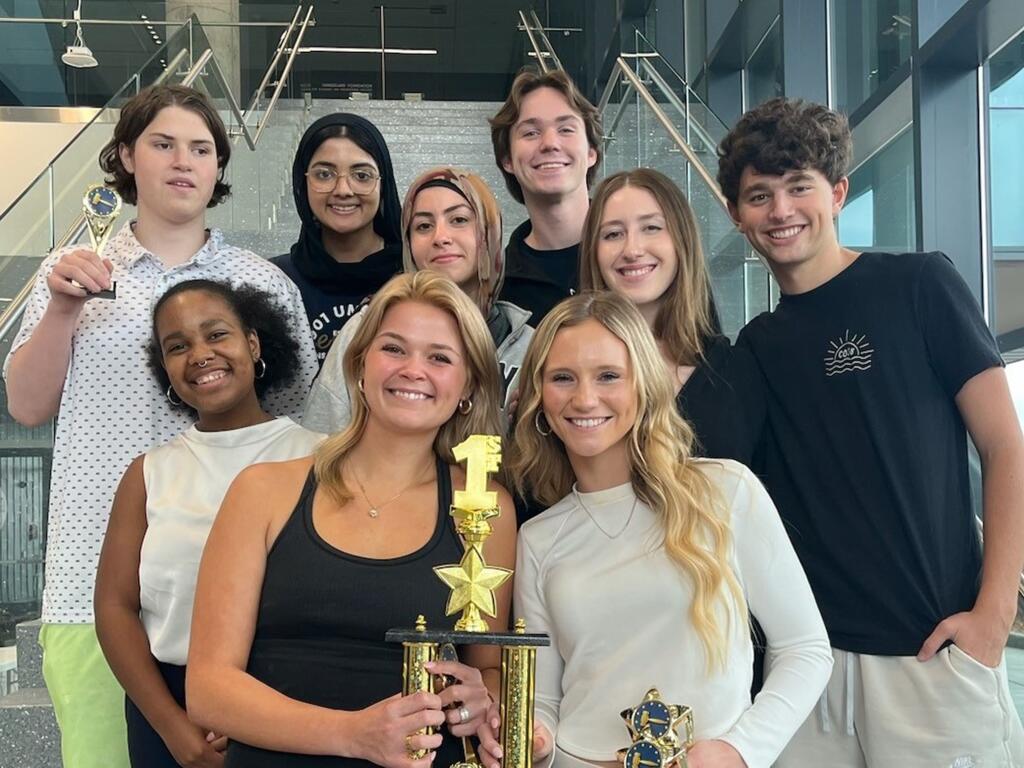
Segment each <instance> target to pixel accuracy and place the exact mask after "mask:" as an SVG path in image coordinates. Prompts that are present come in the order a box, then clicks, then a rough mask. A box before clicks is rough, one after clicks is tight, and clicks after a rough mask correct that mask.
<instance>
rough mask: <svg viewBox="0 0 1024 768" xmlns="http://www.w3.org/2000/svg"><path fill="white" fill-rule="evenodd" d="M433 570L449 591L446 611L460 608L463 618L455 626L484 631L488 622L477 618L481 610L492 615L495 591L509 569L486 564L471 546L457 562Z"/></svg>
mask: <svg viewBox="0 0 1024 768" xmlns="http://www.w3.org/2000/svg"><path fill="white" fill-rule="evenodd" d="M434 573H436V574H437V577H438V578H439V579H441V581H443V582H444V583H445V585H446V586H448V587H449V588H450V589H451V590H452V593H451V594H450V595H449V596H448V607H447V608H446V609H445V614H446V615H448V616H451V615H452V614H453V613H455V612H457V611H462V618H460V619H459V620H458V621H457V622H455V629H456V630H461V631H464V632H486V631H487V630H488V626H487V622H485V621H484V620H483V619H482V618H480V611H483V612H484V613H486V614H487V615H488V616H492V617H493V616H494V614H495V606H494V590H496V589H497V588H498V587H500V586H501V585H502V584H504V583H505V581H506V580H507V579H508V577H509V576H511V575H512V571H510V570H508V569H507V568H496V567H494V566H491V565H487V564H486V563H484V559H483V558H482V557H481V556H480V552H479V551H478V550H477V548H476V547H475V546H473V545H470V546H468V547H466V553H465V554H464V555H463V556H462V560H461V561H459V564H458V565H439V566H437V567H436V568H434Z"/></svg>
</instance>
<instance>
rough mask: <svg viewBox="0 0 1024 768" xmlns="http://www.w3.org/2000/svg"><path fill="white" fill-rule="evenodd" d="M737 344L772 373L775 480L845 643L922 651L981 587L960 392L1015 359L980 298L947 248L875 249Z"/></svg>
mask: <svg viewBox="0 0 1024 768" xmlns="http://www.w3.org/2000/svg"><path fill="white" fill-rule="evenodd" d="M737 344H738V345H739V346H746V347H747V348H749V349H750V350H751V351H752V352H753V354H754V356H755V357H756V359H757V361H758V364H759V365H760V367H761V369H762V371H763V373H764V376H765V382H766V395H767V407H768V430H767V433H766V446H765V456H764V470H763V472H764V480H765V485H766V486H767V487H768V490H769V491H770V492H771V495H772V498H773V500H774V501H775V504H776V506H778V508H779V512H780V514H781V515H782V518H783V520H784V521H785V523H786V527H787V529H788V531H789V535H790V539H791V540H792V542H793V546H794V548H795V549H796V552H797V554H798V555H799V557H800V560H801V562H802V563H803V566H804V569H805V570H806V572H807V576H808V579H809V580H810V583H811V587H812V589H813V590H814V595H815V598H816V599H817V602H818V606H819V608H820V609H821V613H822V616H823V617H824V619H825V625H826V627H827V628H828V631H829V636H830V638H831V642H832V645H833V646H835V647H837V648H841V649H843V650H848V651H853V652H857V653H868V654H878V655H893V656H906V655H914V654H916V653H917V651H918V650H919V648H920V646H921V644H922V643H923V642H924V640H925V638H926V637H927V636H928V635H929V634H930V633H931V632H932V630H933V629H934V628H935V625H936V624H938V623H939V622H940V621H942V620H943V619H945V618H946V617H948V616H950V615H952V614H954V613H958V612H960V611H966V610H969V609H970V608H971V607H972V606H973V604H974V600H975V598H976V596H977V591H978V583H979V574H980V568H981V552H980V546H979V542H978V536H977V532H976V530H975V525H974V521H973V518H972V513H971V504H970V489H969V484H968V475H967V437H966V430H965V428H964V423H963V420H962V419H961V417H960V412H959V410H958V409H957V407H956V403H955V401H954V398H955V397H956V395H957V393H958V392H959V391H960V389H961V387H963V385H964V384H965V383H966V382H967V381H968V380H969V379H970V378H972V377H973V376H975V375H976V374H978V373H980V372H982V371H984V370H986V369H988V368H991V367H994V366H999V365H1001V359H1000V357H999V353H998V349H997V348H996V345H995V342H994V340H993V338H992V335H991V333H990V332H989V329H988V328H987V326H986V325H985V321H984V319H983V318H982V315H981V312H980V311H979V308H978V305H977V302H976V301H975V300H974V297H973V296H972V295H971V292H970V290H969V289H968V287H967V285H966V284H965V283H964V281H963V280H962V279H961V277H960V275H959V274H957V271H956V269H955V268H954V267H953V265H952V263H951V262H950V261H949V260H948V259H947V258H946V257H945V256H944V255H943V254H941V253H926V254H921V253H910V254H900V255H894V254H883V253H863V254H861V255H860V256H858V257H857V259H856V260H855V261H854V262H853V263H852V264H851V265H850V266H848V267H847V268H846V269H845V270H843V271H842V272H841V273H839V274H838V275H836V276H835V277H834V278H832V279H831V280H830V281H829V282H827V283H825V284H824V285H822V286H819V287H818V288H816V289H814V290H812V291H808V292H807V293H803V294H799V295H794V296H783V297H782V300H781V301H780V303H779V306H778V307H777V308H776V309H775V311H774V312H772V313H765V314H762V315H761V316H759V317H757V318H756V319H754V320H753V321H752V322H751V323H750V324H749V325H748V326H747V327H746V328H744V329H743V331H742V332H741V333H740V337H739V340H738V342H737Z"/></svg>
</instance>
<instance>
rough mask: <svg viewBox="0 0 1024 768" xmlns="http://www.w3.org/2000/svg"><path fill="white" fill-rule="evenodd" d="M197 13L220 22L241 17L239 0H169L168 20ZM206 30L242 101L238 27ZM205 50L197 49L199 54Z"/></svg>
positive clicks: (232, 89) (204, 20) (241, 101)
mask: <svg viewBox="0 0 1024 768" xmlns="http://www.w3.org/2000/svg"><path fill="white" fill-rule="evenodd" d="M193 13H194V14H195V15H196V16H198V17H199V21H200V23H206V22H216V23H218V24H232V23H237V22H238V20H239V15H238V0H167V20H168V21H181V22H184V21H185V20H186V19H187V18H188V17H189V16H191V15H192V14H193ZM203 31H204V32H205V33H206V37H207V39H208V40H209V41H210V45H211V47H212V48H213V53H214V56H215V57H216V59H217V63H218V64H219V65H220V68H221V69H222V70H223V71H224V77H225V79H226V80H227V82H228V86H229V87H230V88H231V93H232V95H233V96H234V97H235V100H236V101H238V102H240V103H242V104H243V106H244V102H245V101H246V96H244V95H243V94H242V92H241V83H242V77H241V71H242V70H241V58H240V56H241V48H240V45H239V28H238V27H213V26H204V27H203ZM201 52H202V51H201V50H196V51H195V54H196V55H197V56H198V55H199V54H200V53H201Z"/></svg>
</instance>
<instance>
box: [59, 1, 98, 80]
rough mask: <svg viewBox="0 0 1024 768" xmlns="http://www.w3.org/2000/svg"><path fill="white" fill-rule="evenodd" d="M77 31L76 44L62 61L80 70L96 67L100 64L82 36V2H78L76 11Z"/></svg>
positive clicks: (67, 51)
mask: <svg viewBox="0 0 1024 768" xmlns="http://www.w3.org/2000/svg"><path fill="white" fill-rule="evenodd" d="M75 29H76V32H75V42H73V43H72V44H71V45H69V46H68V48H67V50H66V51H64V55H63V56H61V57H60V60H61V61H63V62H64V63H65V64H67V65H68V66H69V67H76V68H78V69H87V68H89V67H95V66H96V65H97V64H98V63H99V62H97V61H96V57H95V56H93V55H92V51H91V50H89V46H87V45H86V44H85V38H84V37H83V36H82V0H78V7H77V8H76V9H75Z"/></svg>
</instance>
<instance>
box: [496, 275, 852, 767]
mask: <svg viewBox="0 0 1024 768" xmlns="http://www.w3.org/2000/svg"><path fill="white" fill-rule="evenodd" d="M520 397H521V399H520V409H521V415H520V420H519V423H518V425H517V428H516V433H515V440H516V441H515V448H514V451H513V456H512V462H511V464H512V476H514V477H516V478H517V480H518V481H520V482H521V483H522V484H523V490H525V491H528V492H530V493H531V494H533V496H534V497H535V498H538V499H540V500H541V501H544V502H546V503H548V504H551V505H552V506H551V507H550V508H549V509H548V510H547V511H545V512H544V513H542V514H541V515H539V516H538V517H536V518H534V519H533V520H531V521H529V522H528V523H526V524H525V525H524V526H523V528H522V530H521V531H520V534H519V549H518V556H517V564H516V575H515V602H514V605H515V615H516V616H517V617H519V616H522V617H523V618H525V619H526V624H527V628H528V631H530V632H546V633H548V634H549V635H550V636H551V647H549V648H542V649H540V650H539V651H538V656H537V677H536V679H537V699H536V701H537V705H536V706H537V711H536V715H537V717H536V722H537V723H538V725H537V729H536V736H537V739H536V741H537V745H538V748H537V749H536V755H535V756H536V758H538V759H541V758H548V760H547V761H545V762H549V761H550V762H553V764H554V765H555V766H578V765H587V764H601V763H605V762H609V761H613V760H615V759H616V750H617V749H618V748H620V747H625V746H628V745H629V743H630V738H629V734H628V732H627V730H626V727H625V725H624V724H623V722H622V720H621V718H620V715H619V713H620V712H621V711H622V710H624V709H626V708H628V707H632V706H635V705H637V704H639V703H640V701H641V700H642V699H643V696H644V694H645V692H646V691H647V690H648V689H649V688H651V687H657V688H659V689H660V691H661V694H662V697H663V699H664V700H665V701H667V702H670V703H678V704H686V705H689V706H690V707H692V708H693V712H694V726H695V732H696V742H695V744H694V746H693V748H692V749H691V750H690V753H689V755H688V756H687V763H688V766H689V768H768V766H770V765H771V764H772V762H773V761H774V760H775V758H776V757H777V756H778V754H779V753H780V752H781V751H782V748H783V747H784V746H785V745H786V743H787V741H788V740H789V739H790V738H791V737H792V735H793V734H794V732H795V731H796V729H797V727H798V726H799V725H800V723H801V722H803V720H804V718H805V717H806V716H807V714H808V713H809V712H810V711H811V709H812V707H813V706H814V703H815V702H816V701H817V699H818V697H819V695H820V693H821V691H822V690H823V689H824V687H825V684H826V682H827V680H828V677H829V673H830V671H831V667H832V657H831V652H830V649H829V643H828V637H827V635H826V633H825V628H824V626H823V624H822V621H821V616H820V614H819V613H818V609H817V607H816V605H815V603H814V598H813V596H812V594H811V590H810V587H809V586H808V584H807V579H806V577H805V575H804V572H803V570H802V569H801V567H800V564H799V562H798V560H797V558H796V555H795V554H794V552H793V548H792V546H791V545H790V543H789V539H788V538H787V536H786V533H785V531H784V530H783V527H782V523H781V521H780V520H779V517H778V515H777V513H776V511H775V507H774V506H773V505H772V502H771V499H770V498H769V497H768V494H767V493H766V492H765V490H764V488H763V487H762V486H761V484H760V482H759V481H758V480H757V478H756V477H755V476H754V475H753V474H752V473H751V472H750V470H748V469H747V468H746V467H745V466H743V465H742V464H739V463H738V462H734V461H728V460H708V459H694V458H692V457H691V453H690V449H691V443H692V440H693V433H692V430H691V429H690V427H689V426H688V425H687V424H686V423H685V422H684V421H683V420H682V419H681V417H679V416H678V414H677V412H676V410H675V407H674V400H673V393H672V387H671V383H670V381H669V379H668V377H667V375H666V373H665V366H664V365H663V363H662V361H661V357H660V355H659V352H658V348H657V345H656V342H655V341H654V338H653V337H652V336H651V333H650V330H649V329H648V327H647V325H646V324H645V323H644V321H643V318H642V317H641V315H640V314H639V312H638V311H637V310H636V308H635V307H634V306H633V305H632V304H631V303H630V302H628V301H627V300H625V299H623V298H621V297H618V296H615V295H613V294H611V293H601V294H595V293H584V294H581V295H577V296H573V297H571V298H569V299H567V300H565V301H563V302H562V303H561V304H559V305H558V306H557V307H555V309H554V310H552V312H551V313H550V314H549V315H548V316H547V317H546V318H545V320H544V321H543V322H542V323H541V325H540V327H538V328H537V331H536V333H535V335H534V338H533V341H532V343H531V345H530V349H529V351H528V352H527V356H526V359H525V361H524V366H523V375H522V384H521V390H520ZM748 610H749V612H750V613H752V614H753V615H754V616H756V617H757V619H758V620H759V621H760V623H761V625H762V626H763V628H764V631H765V634H766V636H767V640H768V650H769V653H770V654H771V656H772V658H773V665H772V667H771V670H770V672H769V674H768V675H767V677H766V679H765V682H764V687H763V688H762V690H761V692H760V693H759V694H758V695H757V697H756V698H755V700H754V701H753V703H751V700H750V683H751V660H752V653H753V649H752V646H751V640H750V630H749V626H748ZM492 722H493V720H492ZM481 737H482V740H483V743H484V747H485V752H486V753H487V755H488V756H487V757H485V759H484V762H485V764H486V765H487V767H488V768H491V766H492V765H493V764H494V763H495V762H496V760H495V758H496V757H497V755H498V750H497V745H496V742H495V740H494V738H493V735H492V733H490V732H485V733H482V735H481ZM542 764H543V763H542Z"/></svg>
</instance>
